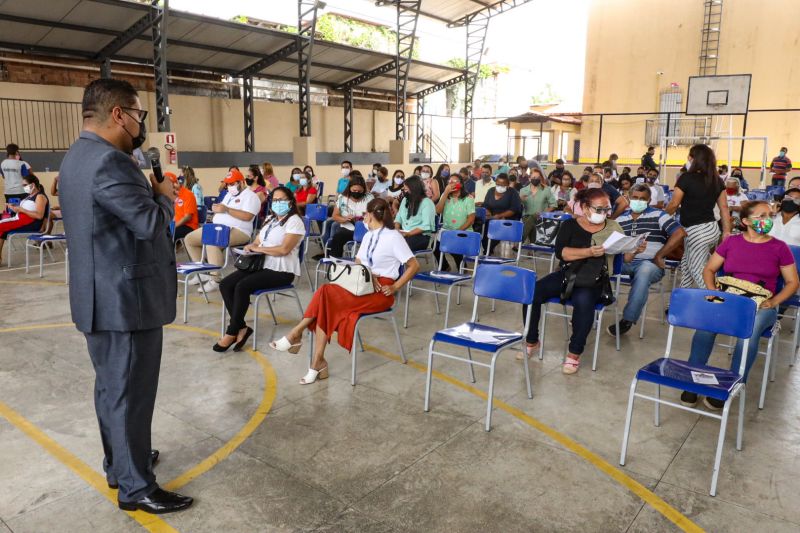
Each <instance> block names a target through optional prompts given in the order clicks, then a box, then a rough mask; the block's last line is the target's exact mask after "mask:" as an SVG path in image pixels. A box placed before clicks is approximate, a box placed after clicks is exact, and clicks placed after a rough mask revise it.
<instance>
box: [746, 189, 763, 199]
mask: <svg viewBox="0 0 800 533" xmlns="http://www.w3.org/2000/svg"><path fill="white" fill-rule="evenodd" d="M767 196H768V195H767V191H762V190H757V189H752V190H750V191H748V192H747V199H748V200H766V199H767Z"/></svg>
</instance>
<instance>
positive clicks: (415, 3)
mask: <svg viewBox="0 0 800 533" xmlns="http://www.w3.org/2000/svg"><path fill="white" fill-rule="evenodd" d="M421 1H422V0H397V1H396V3H397V70H396V71H395V72H396V74H395V123H396V128H395V139H397V140H402V139H405V138H406V133H407V132H406V87H407V85H408V70H409V67H410V66H411V55H412V53H413V52H414V41H415V38H416V37H415V36H416V33H417V20H418V19H419V6H420V3H421ZM406 159H408V153H407V152H406Z"/></svg>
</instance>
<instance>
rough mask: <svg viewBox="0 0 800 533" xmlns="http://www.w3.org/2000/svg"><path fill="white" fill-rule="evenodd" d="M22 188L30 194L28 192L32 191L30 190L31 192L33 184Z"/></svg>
mask: <svg viewBox="0 0 800 533" xmlns="http://www.w3.org/2000/svg"><path fill="white" fill-rule="evenodd" d="M22 190H24V191H25V194H30V193H32V192H33V186H31V185H25V186H24V187H23V188H22Z"/></svg>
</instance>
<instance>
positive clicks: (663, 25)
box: [581, 0, 800, 166]
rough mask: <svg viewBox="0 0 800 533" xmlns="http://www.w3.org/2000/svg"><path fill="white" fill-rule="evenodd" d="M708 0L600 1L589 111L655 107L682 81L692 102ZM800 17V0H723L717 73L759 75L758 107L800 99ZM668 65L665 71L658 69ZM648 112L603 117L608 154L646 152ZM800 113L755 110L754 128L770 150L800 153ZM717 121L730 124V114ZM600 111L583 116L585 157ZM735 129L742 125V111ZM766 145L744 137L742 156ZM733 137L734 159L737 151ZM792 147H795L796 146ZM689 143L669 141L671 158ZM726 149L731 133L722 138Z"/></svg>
mask: <svg viewBox="0 0 800 533" xmlns="http://www.w3.org/2000/svg"><path fill="white" fill-rule="evenodd" d="M703 3H704V2H703V1H702V0H670V1H669V2H664V1H663V0H594V2H592V5H591V7H590V13H589V24H588V34H587V42H586V73H585V90H584V104H583V111H584V113H614V112H640V111H644V112H652V111H656V110H658V98H659V92H660V91H661V90H663V89H666V88H668V87H669V85H670V83H672V82H676V83H678V84H679V86H680V87H681V89H682V90H683V107H684V108H685V101H686V88H687V84H688V78H689V76H693V75H697V72H698V67H699V55H700V44H701V27H702V23H703V13H704V6H703ZM798 19H800V2H798V1H797V0H770V1H768V2H764V1H762V0H723V12H722V25H721V28H722V30H721V36H720V51H719V65H718V70H717V73H718V74H752V86H751V94H750V109H776V108H781V109H782V108H800V39H798V37H797V36H798V34H797V29H796V23H797V20H798ZM659 73H663V74H659ZM645 118H646V117H645V116H636V117H605V118H604V121H603V135H602V145H601V147H600V158H601V161H602V160H604V159H606V158H607V157H608V155H609V154H610V153H611V152H616V153H618V154H619V156H620V159H621V161H622V162H624V163H638V160H639V158H640V157H641V155H642V154H643V153H644V151H645V149H646V146H645V144H644V128H645ZM798 119H800V112H771V113H753V112H751V113H750V115H749V116H748V123H747V135H751V136H767V137H769V158H770V159H771V158H772V157H774V155H775V154H776V153H777V151H778V148H779V147H780V146H789V155H790V157H791V156H792V154H794V155H795V156H797V157H798V158H800V131H797V128H793V127H792V126H793V125H794V124H796V123H797V121H798ZM715 129H717V130H727V129H728V118H727V117H726V118H723V119H719V120H718V121H717V123H715ZM598 130H599V120H598V119H597V118H593V117H584V119H583V128H582V132H581V140H582V142H581V161H582V162H594V161H595V160H596V157H597V146H598ZM732 131H733V133H732V135H736V136H739V135H741V134H742V133H741V132H742V118H741V117H736V118H734V120H733V128H732ZM762 146H763V145H762V144H760V143H757V142H747V143H746V144H745V153H744V163H745V164H746V165H750V166H757V165H760V160H761V151H762ZM739 147H740V145H739V143H738V142H736V143H734V147H733V153H734V161H735V162H736V161H738V158H739ZM792 147H794V150H793V149H792ZM687 148H688V147H678V148H676V149H671V150H670V151H669V153H668V155H667V157H668V160H669V162H670V163H673V164H679V163H680V161H681V160H683V159H685V157H686V152H687ZM715 148H716V150H717V152H718V156H719V158H720V159H721V160H725V159H726V158H727V152H728V151H727V142H724V143H722V144H721V145H720V146H715Z"/></svg>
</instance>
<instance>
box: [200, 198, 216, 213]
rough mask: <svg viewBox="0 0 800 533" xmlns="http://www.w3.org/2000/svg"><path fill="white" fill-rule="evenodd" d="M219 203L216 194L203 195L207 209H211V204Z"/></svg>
mask: <svg viewBox="0 0 800 533" xmlns="http://www.w3.org/2000/svg"><path fill="white" fill-rule="evenodd" d="M215 203H217V197H216V196H203V205H204V206H205V208H206V209H207V210H211V206H212V205H214V204H215Z"/></svg>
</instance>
